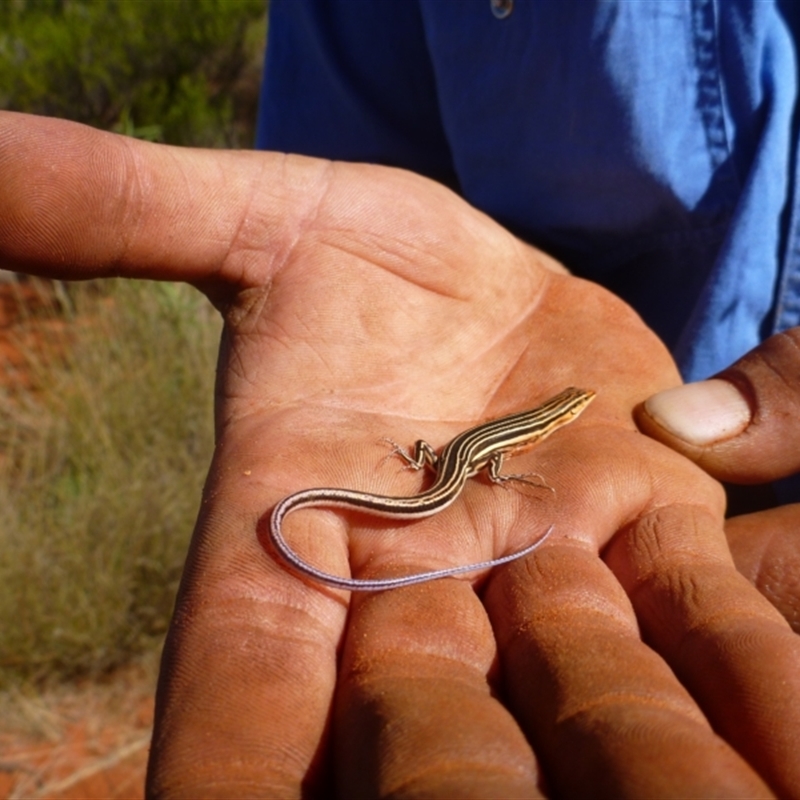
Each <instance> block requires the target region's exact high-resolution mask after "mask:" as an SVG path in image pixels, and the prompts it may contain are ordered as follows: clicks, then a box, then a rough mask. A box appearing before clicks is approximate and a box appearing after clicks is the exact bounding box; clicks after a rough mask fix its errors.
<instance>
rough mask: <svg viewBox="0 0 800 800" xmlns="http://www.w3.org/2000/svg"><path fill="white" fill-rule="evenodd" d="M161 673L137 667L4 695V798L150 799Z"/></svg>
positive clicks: (0, 770)
mask: <svg viewBox="0 0 800 800" xmlns="http://www.w3.org/2000/svg"><path fill="white" fill-rule="evenodd" d="M151 660H152V661H155V659H151ZM154 674H155V667H154V666H141V665H137V666H134V667H128V668H126V669H124V670H121V671H119V672H117V673H116V674H114V675H112V676H110V677H108V678H105V679H103V680H102V681H98V682H89V681H86V682H83V683H81V684H76V685H72V686H61V687H58V688H57V689H52V690H49V691H46V692H44V693H42V694H38V695H30V694H28V693H27V692H26V693H21V692H19V691H16V692H7V693H5V694H4V696H2V697H1V698H0V720H2V721H0V798H3V799H4V800H11V799H12V798H53V799H55V798H58V799H59V800H62V799H63V800H66V798H75V799H76V800H78V799H79V798H80V799H81V800H95V798H108V800H112V798H113V800H123V799H124V800H140V799H141V798H143V797H144V773H145V767H146V764H147V753H148V748H149V745H150V733H151V730H152V724H153V684H154Z"/></svg>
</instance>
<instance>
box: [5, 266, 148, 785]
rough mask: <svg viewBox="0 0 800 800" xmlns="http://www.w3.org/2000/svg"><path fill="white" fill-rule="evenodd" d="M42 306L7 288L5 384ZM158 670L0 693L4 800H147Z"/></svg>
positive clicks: (14, 374) (32, 294)
mask: <svg viewBox="0 0 800 800" xmlns="http://www.w3.org/2000/svg"><path fill="white" fill-rule="evenodd" d="M21 304H22V305H24V308H21V307H20V305H21ZM42 305H43V303H42V299H41V295H40V294H39V293H38V292H36V291H34V289H33V288H32V287H31V286H30V285H28V284H19V285H16V286H13V285H10V284H8V283H4V282H0V380H6V381H8V380H14V381H19V380H22V381H24V380H25V375H24V359H23V358H22V357H21V355H20V354H19V352H18V351H17V350H16V348H15V347H14V345H13V343H12V342H11V341H10V339H9V334H10V333H11V331H12V330H15V329H16V330H17V332H19V326H20V325H21V324H22V321H23V320H24V319H25V318H26V317H28V318H30V316H31V315H33V316H36V315H37V311H39V310H41V308H42ZM50 324H53V323H52V322H51V323H50ZM26 339H27V340H28V342H29V341H30V335H29V336H26ZM156 665H157V657H156V655H155V654H154V655H153V656H150V657H148V658H147V659H144V660H143V661H142V663H140V664H136V665H133V666H131V667H127V668H125V669H124V670H120V671H118V672H117V673H115V674H114V675H111V676H108V677H106V678H104V679H103V680H101V681H94V682H91V681H83V682H81V683H77V684H73V685H70V686H60V687H57V688H53V689H49V690H47V691H45V692H42V693H39V694H34V693H32V692H28V691H25V692H22V691H19V690H11V691H6V692H0V800H11V798H54V799H55V798H59V800H62V798H81V800H94V798H106V799H107V800H112V799H113V800H122V799H123V798H124V799H125V800H138V799H139V798H143V797H144V773H145V766H146V763H147V752H148V748H149V745H150V733H151V729H152V724H153V695H154V686H155V676H156V670H157V666H156Z"/></svg>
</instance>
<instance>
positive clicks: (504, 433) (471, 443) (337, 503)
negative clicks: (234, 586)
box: [270, 388, 595, 591]
mask: <svg viewBox="0 0 800 800" xmlns="http://www.w3.org/2000/svg"><path fill="white" fill-rule="evenodd" d="M594 396H595V393H594V392H593V391H591V390H585V389H575V388H569V389H565V390H564V391H563V392H560V393H559V394H557V395H556V396H555V397H552V398H550V399H549V400H548V401H547V402H545V403H543V404H542V405H540V406H538V407H537V408H534V409H533V410H531V411H521V412H519V413H516V414H510V415H508V416H506V417H500V418H499V419H495V420H491V421H490V422H484V423H483V424H481V425H477V426H476V427H474V428H470V429H469V430H466V431H464V432H463V433H460V434H458V436H456V437H455V438H454V439H453V440H452V441H451V442H450V443H449V444H447V445H445V447H444V448H443V449H442V452H441V454H440V455H437V454H436V453H435V452H434V450H433V448H432V447H431V446H430V445H429V444H428V443H427V442H424V441H422V440H420V441H418V442H417V443H416V445H415V447H414V455H413V456H411V455H409V454H408V453H405V452H404V451H403V450H401V449H400V448H399V447H395V452H397V453H398V454H399V455H400V456H401V457H402V458H403V459H404V460H405V461H406V462H407V464H408V465H409V466H411V467H412V468H414V469H421V468H422V467H423V466H426V465H427V466H429V467H431V468H432V469H434V470H435V472H436V480H435V481H434V483H433V485H432V486H431V487H430V488H429V489H426V490H425V491H424V492H421V493H420V494H417V495H413V496H411V497H388V496H383V495H377V494H370V493H368V492H358V491H353V490H350V489H304V490H303V491H300V492H296V493H295V494H291V495H289V496H288V497H286V498H284V499H283V500H281V501H280V503H278V505H276V506H275V509H274V510H273V512H272V518H271V520H270V540H271V542H272V544H273V545H274V547H275V549H276V550H277V551H278V553H279V554H280V556H281V557H282V558H283V560H284V561H285V562H286V564H288V565H289V566H290V567H291V568H292V569H294V570H296V571H297V572H299V573H300V574H301V575H304V576H306V577H307V578H310V579H311V580H312V581H316V582H318V583H322V584H325V585H326V586H333V587H336V588H338V589H348V590H351V591H378V590H383V589H396V588H398V587H400V586H410V585H411V584H414V583H422V582H424V581H431V580H435V579H436V578H444V577H446V576H449V575H457V574H459V573H462V572H473V571H476V570H482V569H488V568H489V567H496V566H497V565H499V564H505V563H507V562H509V561H513V560H514V559H517V558H521V557H522V556H524V555H526V554H528V553H530V552H531V551H532V550H534V549H535V548H536V547H538V546H539V545H540V544H541V543H542V542H543V541H544V540H545V539H546V538H547V537H548V536H549V535H550V533H551V531H552V530H553V526H552V525H551V526H550V528H548V530H547V531H546V532H545V533H544V534H543V535H542V536H540V537H539V539H537V540H536V541H535V542H534V543H533V544H531V545H529V546H528V547H526V548H524V549H522V550H518V551H517V552H515V553H511V554H510V555H507V556H503V557H501V558H495V559H492V560H491V561H482V562H480V563H477V564H467V565H464V566H460V567H449V568H446V569H436V570H432V571H429V572H420V573H417V574H414V575H404V576H402V577H399V578H378V579H374V580H369V579H358V578H340V577H338V576H336V575H331V574H330V573H327V572H323V571H322V570H319V569H317V568H316V567H314V566H312V565H311V564H308V563H307V562H306V561H304V560H303V559H302V558H300V557H299V556H298V555H297V554H296V553H295V552H294V550H292V548H291V547H290V546H289V544H288V542H287V541H286V539H285V538H284V536H283V529H282V526H283V521H284V519H285V518H286V516H287V514H290V513H291V512H292V511H297V510H298V509H301V508H309V507H311V506H330V507H344V508H354V509H357V510H359V511H366V512H368V513H370V514H375V515H376V516H379V517H395V518H400V519H420V518H422V517H429V516H431V515H433V514H436V513H438V512H439V511H442V510H443V509H445V508H447V507H448V506H449V505H451V504H452V503H453V502H454V501H455V499H456V498H457V497H458V496H459V494H461V490H462V489H463V488H464V485H465V484H466V482H467V479H468V478H470V477H472V476H473V475H475V474H476V473H477V472H479V471H480V470H482V469H485V468H486V469H487V471H488V475H489V478H490V480H491V481H492V482H493V483H503V482H504V481H507V480H519V479H520V476H514V475H501V474H500V468H501V466H502V464H503V459H504V458H505V457H506V456H510V455H513V454H515V453H519V452H522V451H524V450H527V449H528V448H530V447H533V445H535V444H536V443H537V442H540V441H541V440H542V439H544V438H545V437H547V436H549V435H550V434H551V433H553V431H555V430H557V429H558V428H561V427H562V426H564V425H567V424H569V423H570V422H572V421H573V420H574V419H576V418H577V417H578V415H579V414H580V413H581V412H582V411H583V410H584V409H585V408H586V406H587V405H589V403H590V402H591V401H592V399H593V398H594Z"/></svg>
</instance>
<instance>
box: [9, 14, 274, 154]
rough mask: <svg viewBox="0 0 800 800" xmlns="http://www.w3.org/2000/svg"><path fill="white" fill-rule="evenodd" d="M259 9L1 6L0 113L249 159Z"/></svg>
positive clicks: (262, 28) (261, 23) (262, 29)
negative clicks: (239, 153)
mask: <svg viewBox="0 0 800 800" xmlns="http://www.w3.org/2000/svg"><path fill="white" fill-rule="evenodd" d="M265 36H266V2H265V0H148V1H147V2H141V0H2V2H0V108H5V109H10V110H14V111H26V112H30V113H34V114H44V115H47V116H55V117H62V118H64V119H72V120H75V121H77V122H84V123H86V124H88V125H94V126H95V127H99V128H103V129H106V130H117V131H119V132H121V133H126V134H129V135H137V136H141V137H143V138H148V139H157V140H161V141H165V142H168V143H171V144H183V145H198V146H209V147H210V146H225V147H251V146H252V143H253V131H254V120H255V108H256V102H257V96H258V84H259V79H260V65H261V63H262V59H263V50H264V40H265Z"/></svg>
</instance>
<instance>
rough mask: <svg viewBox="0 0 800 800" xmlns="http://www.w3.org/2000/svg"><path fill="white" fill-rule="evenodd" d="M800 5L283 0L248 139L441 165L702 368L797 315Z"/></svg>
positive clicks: (757, 1)
mask: <svg viewBox="0 0 800 800" xmlns="http://www.w3.org/2000/svg"><path fill="white" fill-rule="evenodd" d="M798 6H800V3H795V2H792V1H791V0H786V2H783V3H782V2H780V0H774V2H773V0H646V1H644V0H637V1H636V2H632V1H631V0H605V1H603V0H514V2H513V6H512V7H511V13H510V14H508V15H507V16H505V17H504V18H498V17H499V16H502V15H501V14H495V13H493V12H496V11H497V10H498V8H507V7H508V3H507V2H500V0H457V2H456V1H454V0H319V1H318V2H315V0H272V5H271V15H270V29H269V44H268V48H267V60H266V68H265V80H264V84H263V87H262V96H261V105H260V112H259V127H258V136H257V145H258V147H261V148H268V149H273V150H283V151H291V152H298V153H305V154H308V155H316V156H323V157H326V158H335V159H343V160H348V161H368V162H374V163H381V164H390V165H393V166H399V167H404V168H406V169H410V170H413V171H415V172H419V173H422V174H424V175H428V176H430V177H432V178H435V179H436V180H439V181H442V182H443V183H445V184H447V185H449V186H451V187H452V188H453V189H455V190H456V191H458V192H459V193H461V194H462V195H463V196H464V197H465V198H466V199H467V200H468V201H469V202H470V203H471V204H473V205H474V206H476V207H478V208H480V209H482V210H483V211H485V212H487V213H488V214H490V215H491V216H492V217H493V218H495V219H496V220H497V221H498V222H500V223H501V224H503V225H505V226H506V227H507V228H509V229H510V230H511V231H513V232H514V233H516V234H517V235H519V236H520V237H522V238H523V239H525V240H526V241H528V242H530V243H532V244H534V245H536V246H538V247H540V248H542V249H543V250H545V251H546V252H548V253H550V254H551V255H553V256H555V257H556V258H559V259H560V260H561V261H563V262H564V264H565V265H566V266H567V267H568V268H569V269H571V270H572V271H573V272H574V273H575V274H577V275H580V276H582V277H585V278H589V279H590V280H594V281H597V282H598V283H600V284H602V285H604V286H606V287H607V288H609V289H610V290H611V291H613V292H614V293H616V294H617V295H619V296H620V297H622V298H623V299H625V300H626V301H627V302H629V303H630V304H631V305H632V306H633V307H634V308H636V309H637V311H638V312H639V313H640V314H641V315H642V317H643V318H644V319H645V321H646V322H647V323H648V324H649V325H650V326H651V327H652V328H653V329H654V330H655V331H656V333H658V334H659V335H660V336H661V338H662V339H663V341H664V342H665V343H666V344H667V346H668V347H669V348H670V349H671V351H672V352H673V354H674V356H675V358H676V360H677V361H678V363H679V366H680V367H681V369H682V371H683V374H684V377H685V378H686V379H688V380H694V379H698V378H702V377H706V376H708V375H710V374H712V373H714V372H715V371H717V370H719V369H721V368H723V367H725V366H726V365H728V364H729V363H730V362H731V361H733V360H735V359H736V358H737V357H739V356H740V355H742V354H743V353H745V352H746V351H747V350H749V349H751V348H752V347H753V346H755V345H756V344H757V343H758V342H759V341H761V340H762V339H763V338H765V337H766V336H768V335H769V334H771V333H772V332H774V331H775V330H779V329H783V328H786V327H789V326H793V325H798V324H800V208H798V202H797V198H796V191H797V185H796V175H795V172H796V147H797V139H798V136H797V120H796V119H795V116H796V105H797V91H798V82H797V69H798V68H797V60H796V52H795V39H796V35H797V33H798V31H800V12H799V11H798ZM489 267H490V265H487V268H489Z"/></svg>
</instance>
